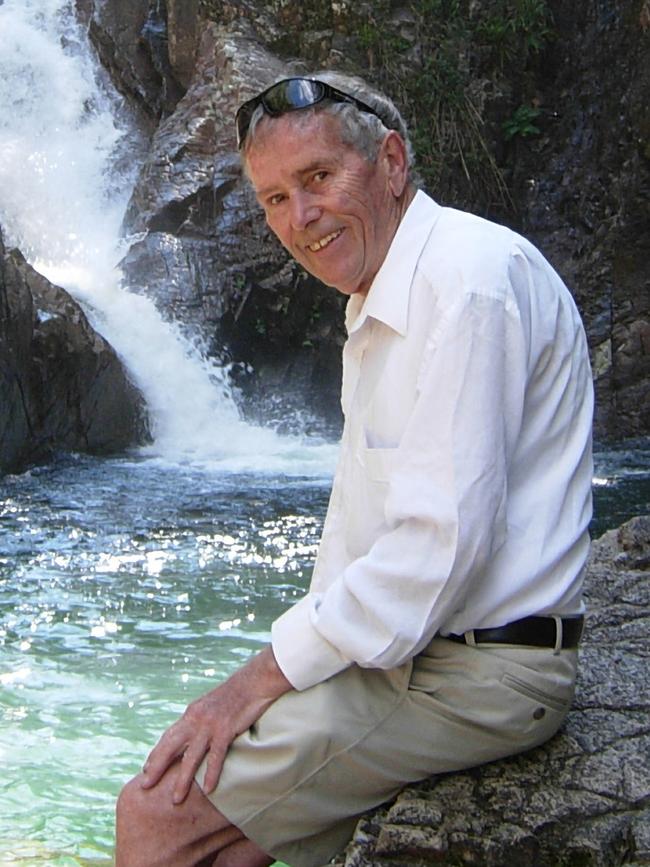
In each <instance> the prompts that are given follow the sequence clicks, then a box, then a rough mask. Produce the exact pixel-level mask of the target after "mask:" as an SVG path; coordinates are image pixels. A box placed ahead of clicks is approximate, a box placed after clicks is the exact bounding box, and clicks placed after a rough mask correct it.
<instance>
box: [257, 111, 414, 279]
mask: <svg viewBox="0 0 650 867" xmlns="http://www.w3.org/2000/svg"><path fill="white" fill-rule="evenodd" d="M384 149H385V148H384V146H383V145H382V150H381V151H380V154H379V158H378V160H377V163H376V164H372V163H369V162H367V160H365V159H364V157H363V156H362V155H361V154H359V153H358V152H357V151H356V150H355V149H354V148H352V147H350V146H349V145H347V144H345V143H344V142H342V141H341V136H340V132H339V121H338V119H337V118H336V117H333V116H331V115H329V114H326V113H323V112H318V113H314V114H312V115H308V116H306V117H305V116H304V115H303V116H302V117H296V115H295V114H293V115H292V114H287V115H283V116H282V117H279V118H277V119H273V120H267V119H265V120H263V121H262V122H261V124H260V126H259V127H258V130H257V132H256V136H255V139H254V141H253V142H252V144H251V146H250V147H249V149H248V152H247V154H246V163H247V171H248V175H249V177H250V179H251V182H252V184H253V187H254V189H255V192H256V194H257V198H258V201H259V202H260V204H261V205H262V207H263V208H264V212H265V214H266V221H267V223H268V225H269V227H270V228H271V229H272V231H273V232H274V233H275V234H276V235H277V237H278V238H279V239H280V241H281V242H282V244H283V245H284V246H285V247H286V249H287V250H288V251H289V252H290V253H291V255H292V256H293V257H294V258H295V259H296V260H297V261H298V262H300V264H301V265H302V266H303V267H304V268H306V269H307V271H309V272H310V273H311V274H313V275H314V276H315V277H317V278H318V279H319V280H322V281H323V282H324V283H326V284H328V285H329V286H335V287H336V288H337V289H338V290H339V291H340V292H343V293H345V294H346V295H352V294H353V293H355V292H361V293H366V292H367V291H368V289H369V287H370V284H371V283H372V280H373V278H374V276H375V274H376V273H377V271H378V270H379V268H380V266H381V264H382V262H383V261H384V258H385V256H386V253H387V252H388V248H389V246H390V243H391V241H392V239H393V236H394V234H395V231H396V230H397V226H398V224H399V220H400V218H401V213H400V207H399V205H398V202H397V198H396V196H395V195H394V192H393V189H394V187H395V185H394V183H391V180H390V175H391V170H390V160H388V159H386V158H385V155H383V151H384Z"/></svg>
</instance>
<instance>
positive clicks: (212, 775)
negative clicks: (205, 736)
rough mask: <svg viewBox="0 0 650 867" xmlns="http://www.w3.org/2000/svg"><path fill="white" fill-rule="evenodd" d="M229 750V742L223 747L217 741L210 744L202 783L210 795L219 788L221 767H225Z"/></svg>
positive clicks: (202, 786)
mask: <svg viewBox="0 0 650 867" xmlns="http://www.w3.org/2000/svg"><path fill="white" fill-rule="evenodd" d="M227 752H228V745H227V744H225V745H224V746H223V747H220V746H219V745H217V744H215V743H212V744H211V745H210V752H209V753H208V758H207V761H206V769H205V777H204V778H203V781H202V783H201V788H202V789H203V792H204V794H206V795H209V794H210V792H213V791H214V790H215V789H216V788H217V783H218V782H219V777H220V776H221V769H222V768H223V763H224V760H225V758H226V753H227Z"/></svg>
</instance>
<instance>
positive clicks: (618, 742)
mask: <svg viewBox="0 0 650 867" xmlns="http://www.w3.org/2000/svg"><path fill="white" fill-rule="evenodd" d="M649 578H650V516H644V517H638V518H634V519H633V520H632V521H630V522H628V523H627V524H624V525H623V526H622V527H620V528H619V529H617V530H612V531H609V532H608V533H605V535H604V536H602V537H601V538H600V539H599V540H597V541H596V542H594V544H593V549H592V555H591V558H590V563H589V570H588V576H587V581H586V591H587V605H588V614H587V623H586V629H585V635H584V639H583V643H582V648H581V667H580V674H579V680H578V687H577V692H576V699H575V703H574V707H573V709H572V710H571V711H570V713H569V716H568V718H567V721H566V723H565V725H564V726H563V728H562V730H561V731H560V732H559V733H558V734H557V735H556V736H555V737H554V738H552V739H551V740H550V741H549V742H548V743H546V744H544V745H543V746H541V747H539V748H537V749H535V750H532V751H530V752H528V753H525V754H522V755H520V756H515V757H513V758H510V759H506V760H504V761H500V762H494V763H492V764H489V765H484V766H483V767H480V768H475V769H472V770H470V771H465V772H462V773H458V774H448V775H443V776H440V777H437V778H433V779H431V780H429V781H427V782H425V783H422V784H420V785H415V786H410V787H408V788H407V789H405V790H404V791H403V792H402V793H401V794H400V795H399V796H398V797H397V799H396V800H395V801H394V802H393V803H391V804H390V805H388V806H385V807H383V808H382V809H380V810H378V811H376V812H374V813H371V814H369V815H368V816H366V817H364V818H363V819H362V820H361V821H360V822H359V824H358V826H357V829H356V832H355V835H354V839H353V841H352V842H351V844H350V846H349V847H348V849H347V851H346V853H345V855H344V856H341V857H340V858H339V859H337V860H336V862H335V863H336V865H337V867H406V865H413V867H424V865H431V864H440V865H474V867H504V865H508V867H614V865H621V864H637V865H640V864H650V683H649V681H648V657H649V656H650V581H649Z"/></svg>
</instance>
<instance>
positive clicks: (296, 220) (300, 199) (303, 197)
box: [291, 192, 321, 230]
mask: <svg viewBox="0 0 650 867" xmlns="http://www.w3.org/2000/svg"><path fill="white" fill-rule="evenodd" d="M320 215H321V209H320V208H319V207H318V205H317V204H316V202H315V201H314V199H313V197H312V196H310V195H309V194H307V193H303V192H298V193H294V194H293V195H292V196H291V225H292V226H293V228H294V229H298V230H301V229H305V228H306V227H307V226H308V225H309V224H310V223H313V222H314V221H315V220H317V219H318V218H319V217H320Z"/></svg>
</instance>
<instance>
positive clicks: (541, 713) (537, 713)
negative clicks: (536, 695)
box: [533, 707, 546, 719]
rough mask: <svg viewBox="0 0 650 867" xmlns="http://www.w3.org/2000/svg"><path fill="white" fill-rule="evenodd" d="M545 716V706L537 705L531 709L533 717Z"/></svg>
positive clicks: (541, 717) (540, 717)
mask: <svg viewBox="0 0 650 867" xmlns="http://www.w3.org/2000/svg"><path fill="white" fill-rule="evenodd" d="M545 716H546V708H543V707H538V708H537V710H535V711H533V719H543V718H544V717H545Z"/></svg>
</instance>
